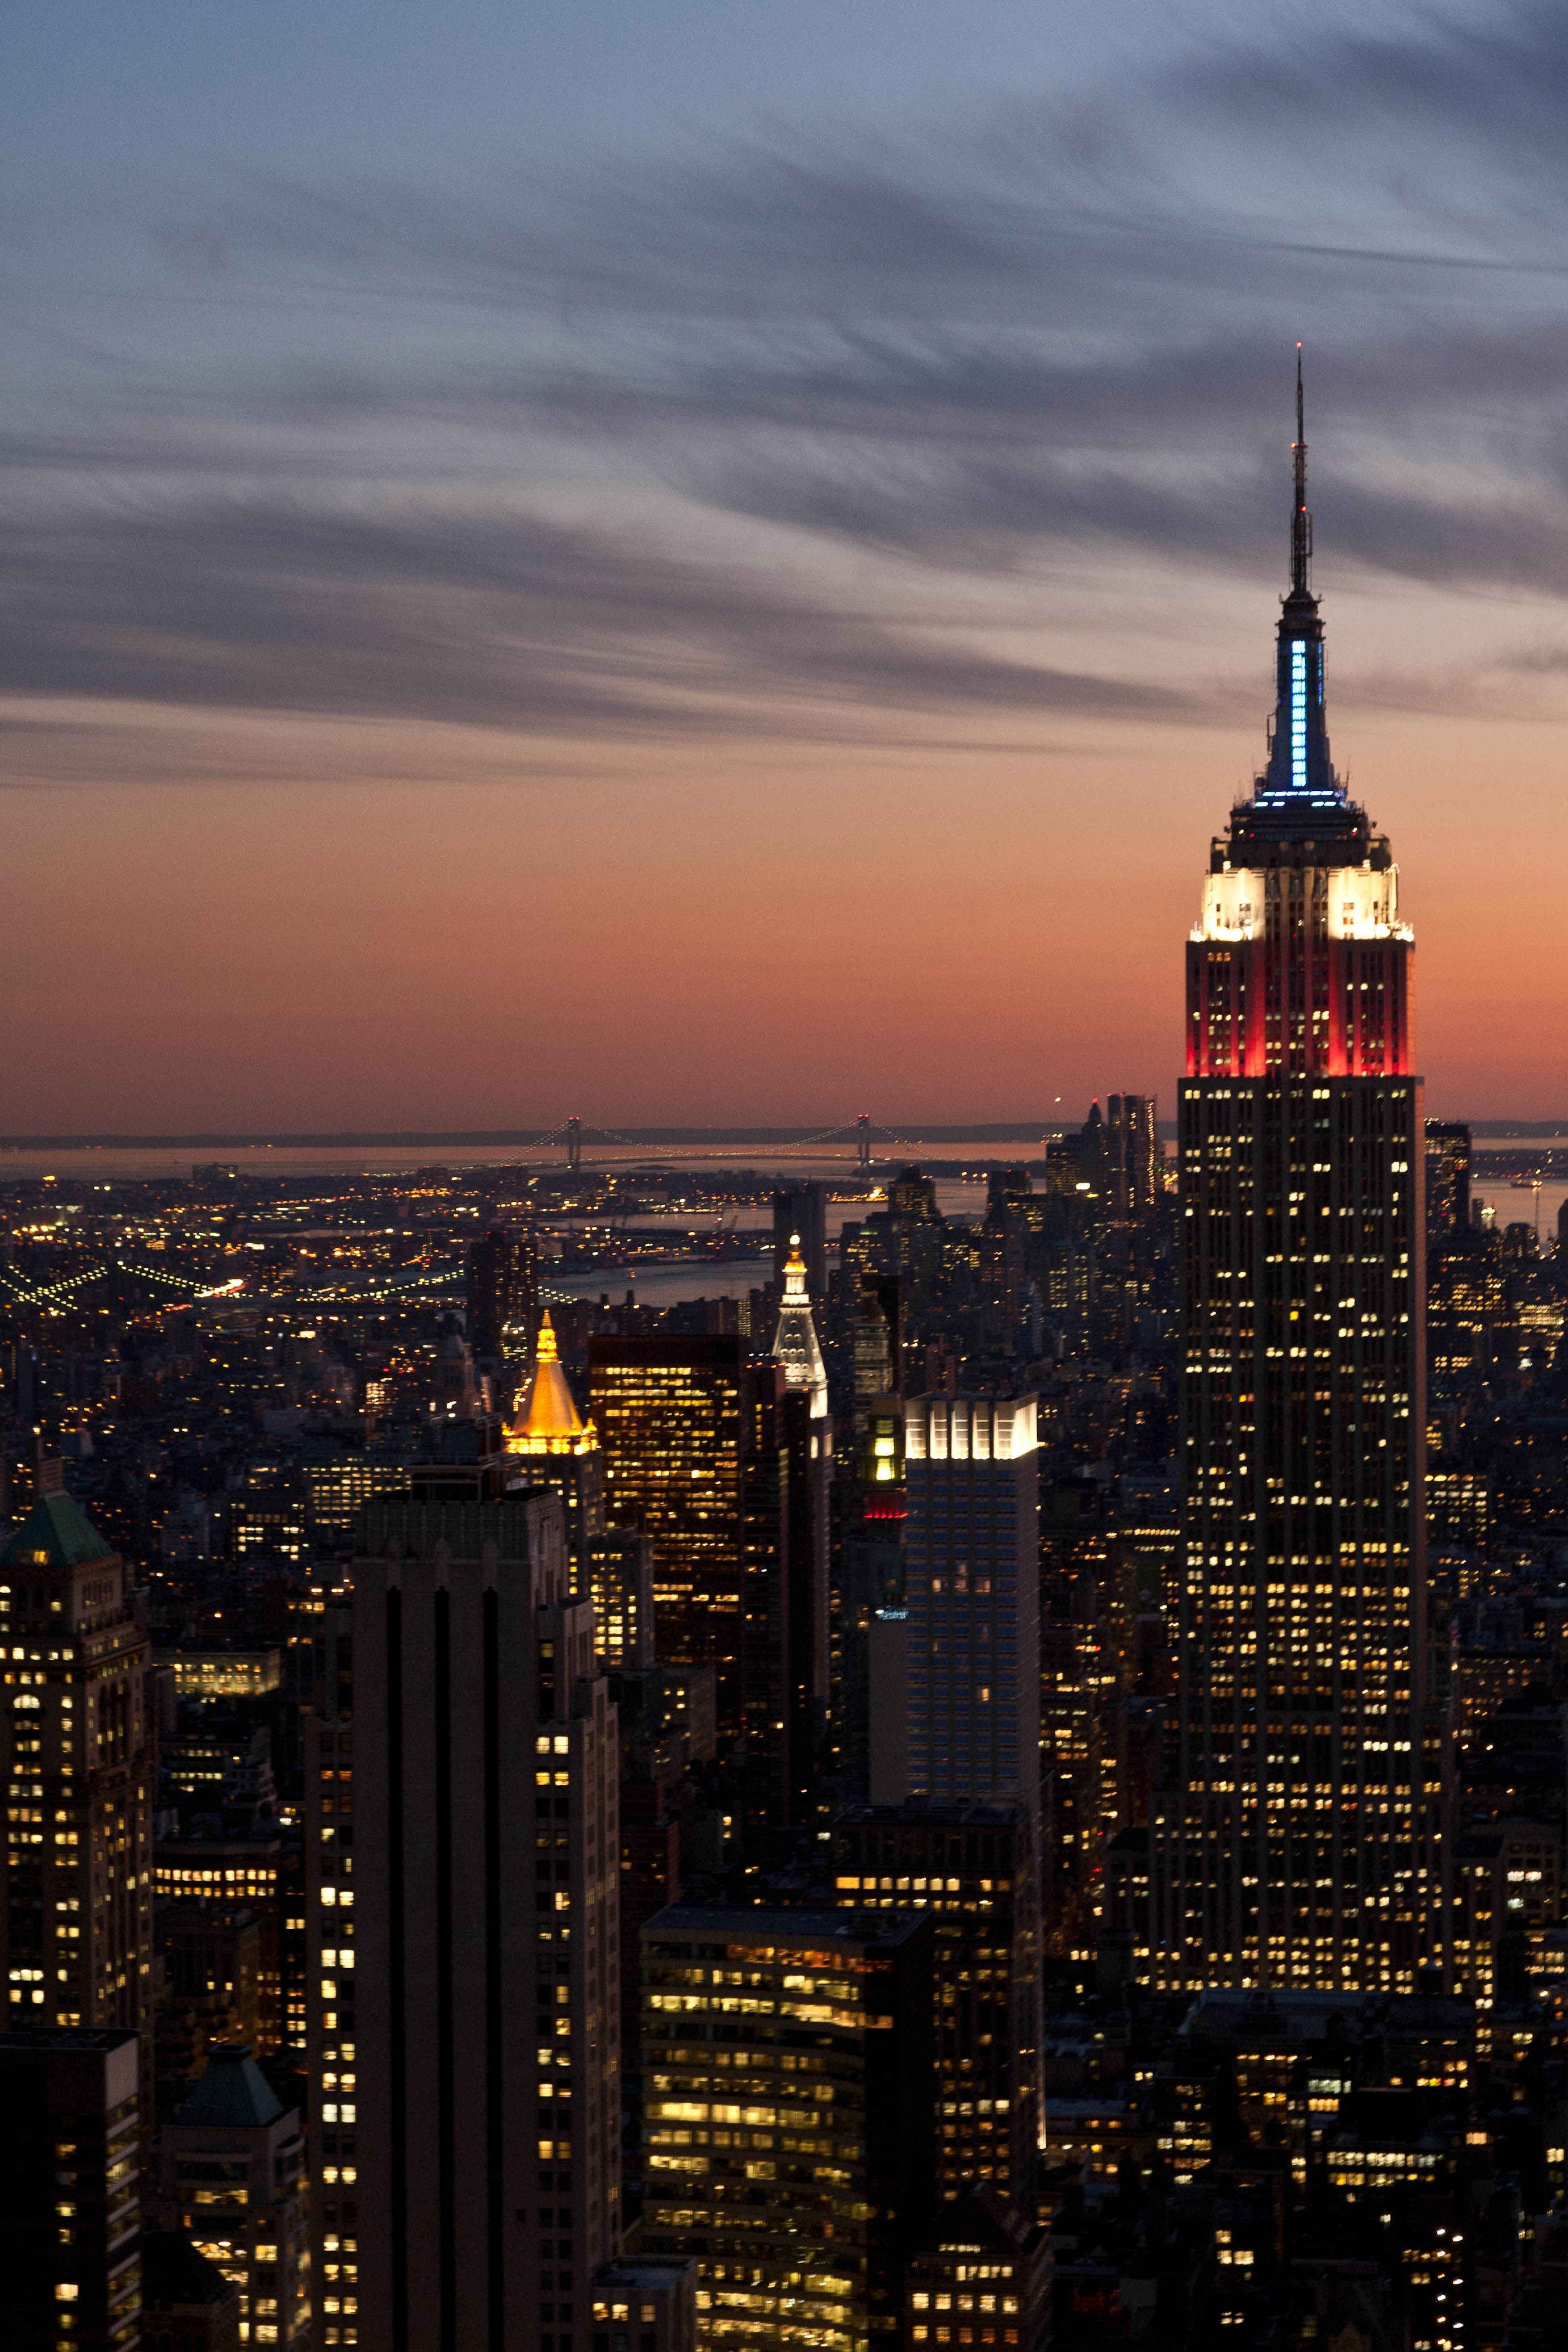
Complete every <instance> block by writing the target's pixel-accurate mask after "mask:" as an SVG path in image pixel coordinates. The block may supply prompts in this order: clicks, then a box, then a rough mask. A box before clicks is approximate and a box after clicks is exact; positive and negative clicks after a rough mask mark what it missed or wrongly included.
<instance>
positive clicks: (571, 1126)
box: [566, 1118, 583, 1175]
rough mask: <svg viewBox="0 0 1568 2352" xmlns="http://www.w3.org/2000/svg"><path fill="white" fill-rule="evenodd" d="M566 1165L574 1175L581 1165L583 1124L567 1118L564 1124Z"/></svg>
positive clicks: (575, 1119)
mask: <svg viewBox="0 0 1568 2352" xmlns="http://www.w3.org/2000/svg"><path fill="white" fill-rule="evenodd" d="M566 1165H567V1167H568V1168H570V1169H571V1171H572V1173H573V1174H574V1175H575V1174H576V1172H577V1171H578V1169H579V1168H581V1166H582V1165H583V1122H582V1120H581V1119H580V1118H569V1119H568V1120H567V1122H566Z"/></svg>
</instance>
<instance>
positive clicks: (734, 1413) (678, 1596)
mask: <svg viewBox="0 0 1568 2352" xmlns="http://www.w3.org/2000/svg"><path fill="white" fill-rule="evenodd" d="M746 1389H747V1370H746V1343H745V1341H744V1340H743V1339H740V1338H729V1337H722V1338H711V1339H676V1338H668V1339H591V1340H590V1341H589V1343H588V1401H589V1405H590V1408H591V1411H592V1413H593V1418H594V1422H595V1426H596V1428H597V1429H598V1432H599V1436H600V1441H601V1443H602V1444H603V1446H604V1449H605V1474H606V1475H605V1498H606V1504H607V1507H608V1513H609V1517H611V1518H612V1519H613V1520H614V1521H616V1523H617V1524H618V1525H622V1526H640V1527H641V1528H642V1530H643V1533H644V1534H645V1535H646V1536H647V1539H648V1541H649V1543H650V1544H651V1545H652V1546H653V1565H654V1595H653V1598H654V1614H655V1625H656V1637H657V1641H658V1655H659V1658H660V1660H661V1661H668V1663H669V1664H672V1665H702V1664H711V1665H712V1666H713V1668H714V1670H715V1675H716V1679H717V1687H718V1699H719V1722H720V1728H721V1731H723V1732H724V1733H726V1734H727V1735H731V1736H732V1735H733V1734H734V1733H735V1732H736V1731H738V1730H739V1728H740V1720H741V1706H742V1647H743V1622H742V1572H743V1566H744V1551H745V1533H744V1521H745V1496H744V1484H743V1482H744V1468H745V1451H746V1434H747V1431H746V1415H747V1404H748V1399H747V1395H746Z"/></svg>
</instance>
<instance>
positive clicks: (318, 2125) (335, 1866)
mask: <svg viewBox="0 0 1568 2352" xmlns="http://www.w3.org/2000/svg"><path fill="white" fill-rule="evenodd" d="M328 1688H329V1690H330V1692H331V1698H332V1700H333V1702H334V1703H333V1705H332V1706H331V1711H330V1712H328V1711H326V1710H324V1709H323V1710H321V1711H320V1712H318V1713H315V1714H312V1715H308V1716H307V1717H305V1720H304V1734H305V1848H304V1863H305V1929H306V1955H305V1981H306V1987H307V1998H306V2016H307V2020H308V2022H307V2027H306V2045H305V2055H306V2063H307V2065H308V2066H309V2069H310V2083H311V2086H312V2091H313V2094H314V2095H313V2096H312V2098H311V2101H310V2164H309V2173H310V2270H311V2280H312V2300H313V2304H314V2308H315V2315H316V2326H315V2342H316V2344H317V2345H318V2346H325V2347H331V2346H333V2345H346V2344H358V2343H359V2342H360V2341H361V2336H360V2332H359V2257H360V2246H359V2240H360V2218H359V2217H360V2193H359V2097H360V2093H359V2082H360V2068H361V2063H362V2062H361V2058H360V2049H359V2024H358V2002H357V2000H356V1990H357V1985H358V1965H357V1964H358V1960H359V1951H358V1946H357V1941H356V1937H355V1926H356V1921H355V1916H354V1913H355V1906H354V1895H355V1894H356V1892H357V1889H356V1886H355V1884H354V1876H353V1865H354V1843H353V1837H354V1773H353V1716H352V1713H351V1710H350V1706H349V1705H348V1704H347V1703H344V1704H342V1705H339V1704H338V1703H337V1702H338V1701H339V1699H340V1697H341V1696H344V1695H342V1693H341V1689H340V1686H339V1685H337V1683H336V1679H335V1678H334V1680H333V1682H332V1683H331V1685H328Z"/></svg>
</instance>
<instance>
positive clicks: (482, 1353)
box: [465, 1225, 539, 1402]
mask: <svg viewBox="0 0 1568 2352" xmlns="http://www.w3.org/2000/svg"><path fill="white" fill-rule="evenodd" d="M465 1272H466V1276H467V1295H466V1304H467V1307H468V1343H469V1345H470V1346H471V1347H472V1349H473V1351H474V1356H475V1360H476V1361H477V1362H479V1364H480V1365H481V1367H482V1368H489V1366H491V1365H494V1366H498V1367H499V1365H500V1362H501V1361H502V1360H503V1359H504V1358H505V1357H507V1356H508V1355H511V1354H520V1353H521V1348H522V1342H523V1334H524V1332H525V1330H526V1328H527V1327H528V1325H529V1324H530V1322H531V1320H532V1318H533V1315H534V1312H535V1310H536V1308H537V1307H538V1304H539V1262H538V1254H537V1250H536V1246H535V1244H534V1238H533V1230H532V1227H531V1225H525V1226H524V1227H523V1229H522V1230H521V1232H513V1231H512V1229H511V1228H510V1226H508V1225H492V1226H491V1228H490V1230H489V1233H487V1234H481V1235H480V1236H479V1240H478V1241H477V1242H472V1243H470V1244H469V1246H468V1258H467V1261H466V1266H465ZM497 1402H500V1400H499V1399H498V1400H497Z"/></svg>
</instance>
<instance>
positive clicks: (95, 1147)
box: [0, 1118, 1568, 1160]
mask: <svg viewBox="0 0 1568 2352" xmlns="http://www.w3.org/2000/svg"><path fill="white" fill-rule="evenodd" d="M1462 1123H1463V1124H1467V1125H1468V1127H1469V1129H1470V1133H1471V1135H1472V1136H1473V1137H1474V1138H1475V1139H1476V1141H1477V1142H1478V1143H1482V1142H1485V1141H1487V1140H1488V1139H1489V1138H1493V1137H1499V1136H1513V1137H1518V1138H1520V1139H1521V1140H1529V1141H1531V1142H1549V1141H1552V1139H1559V1138H1560V1139H1563V1141H1564V1142H1568V1119H1565V1120H1552V1119H1524V1118H1520V1119H1504V1118H1492V1119H1470V1120H1468V1121H1466V1122H1462ZM1080 1124H1081V1121H1079V1120H1077V1119H1067V1120H1062V1119H1060V1118H1058V1119H1057V1120H1056V1121H1054V1122H1048V1121H1047V1120H1045V1119H994V1120H992V1121H990V1122H989V1123H986V1124H982V1125H977V1126H976V1125H971V1126H968V1127H926V1126H923V1125H921V1123H919V1122H918V1121H914V1120H909V1119H904V1120H900V1121H899V1122H898V1124H897V1125H896V1126H894V1125H888V1126H884V1124H883V1123H882V1121H881V1120H878V1121H877V1122H876V1123H875V1125H874V1126H873V1129H872V1143H873V1147H874V1149H875V1150H876V1152H877V1157H878V1159H879V1160H881V1159H884V1158H886V1156H887V1150H888V1147H889V1145H892V1146H897V1145H898V1144H899V1143H900V1140H901V1137H900V1129H902V1131H903V1134H904V1135H907V1136H908V1137H909V1138H910V1141H911V1143H921V1144H927V1143H1032V1142H1037V1141H1038V1140H1039V1139H1040V1138H1041V1137H1042V1136H1044V1135H1047V1134H1059V1133H1061V1132H1062V1131H1063V1129H1064V1128H1072V1127H1076V1126H1079V1125H1080ZM1158 1131H1159V1133H1160V1135H1161V1136H1162V1138H1163V1139H1164V1140H1165V1141H1167V1142H1171V1141H1173V1140H1174V1139H1175V1135H1176V1122H1175V1121H1174V1119H1164V1118H1163V1119H1161V1120H1160V1121H1159V1127H1158ZM582 1140H583V1144H584V1149H586V1150H595V1149H597V1148H599V1147H600V1146H602V1145H604V1144H606V1143H612V1144H613V1143H619V1144H632V1145H637V1144H648V1145H650V1146H656V1145H661V1144H662V1145H670V1144H674V1145H680V1144H693V1145H695V1144H705V1145H707V1146H708V1147H709V1148H710V1149H711V1148H712V1147H714V1146H723V1147H725V1148H730V1147H731V1146H732V1147H734V1148H735V1149H736V1150H740V1149H742V1148H743V1147H744V1146H746V1145H763V1146H771V1147H773V1148H775V1149H776V1148H777V1147H779V1146H781V1145H786V1144H802V1143H812V1142H821V1143H826V1142H830V1141H831V1142H844V1143H846V1144H850V1143H853V1142H854V1140H855V1129H854V1123H853V1121H847V1122H846V1124H845V1125H844V1126H843V1127H842V1128H836V1129H832V1130H830V1132H829V1133H827V1134H824V1132H823V1130H822V1129H820V1128H809V1127H626V1128H619V1129H606V1128H597V1127H589V1126H588V1125H586V1124H585V1123H584V1128H583V1132H582ZM507 1149H515V1150H519V1151H542V1150H546V1149H552V1150H563V1149H564V1144H563V1141H562V1130H561V1129H560V1128H554V1129H548V1130H541V1129H537V1128H515V1129H509V1128H486V1129H479V1128H475V1129H462V1130H448V1131H446V1132H439V1133H438V1132H437V1131H436V1130H434V1129H430V1130H426V1129H417V1128H416V1129H403V1130H390V1129H389V1130H384V1131H372V1130H368V1129H367V1130H360V1129H353V1130H349V1131H346V1132H344V1133H342V1134H306V1133H289V1134H281V1135H278V1134H274V1135H263V1134H252V1135H214V1134H201V1135H0V1157H3V1155H4V1154H5V1153H6V1152H8V1151H267V1150H273V1151H425V1150H429V1151H456V1150H490V1151H493V1150H507Z"/></svg>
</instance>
